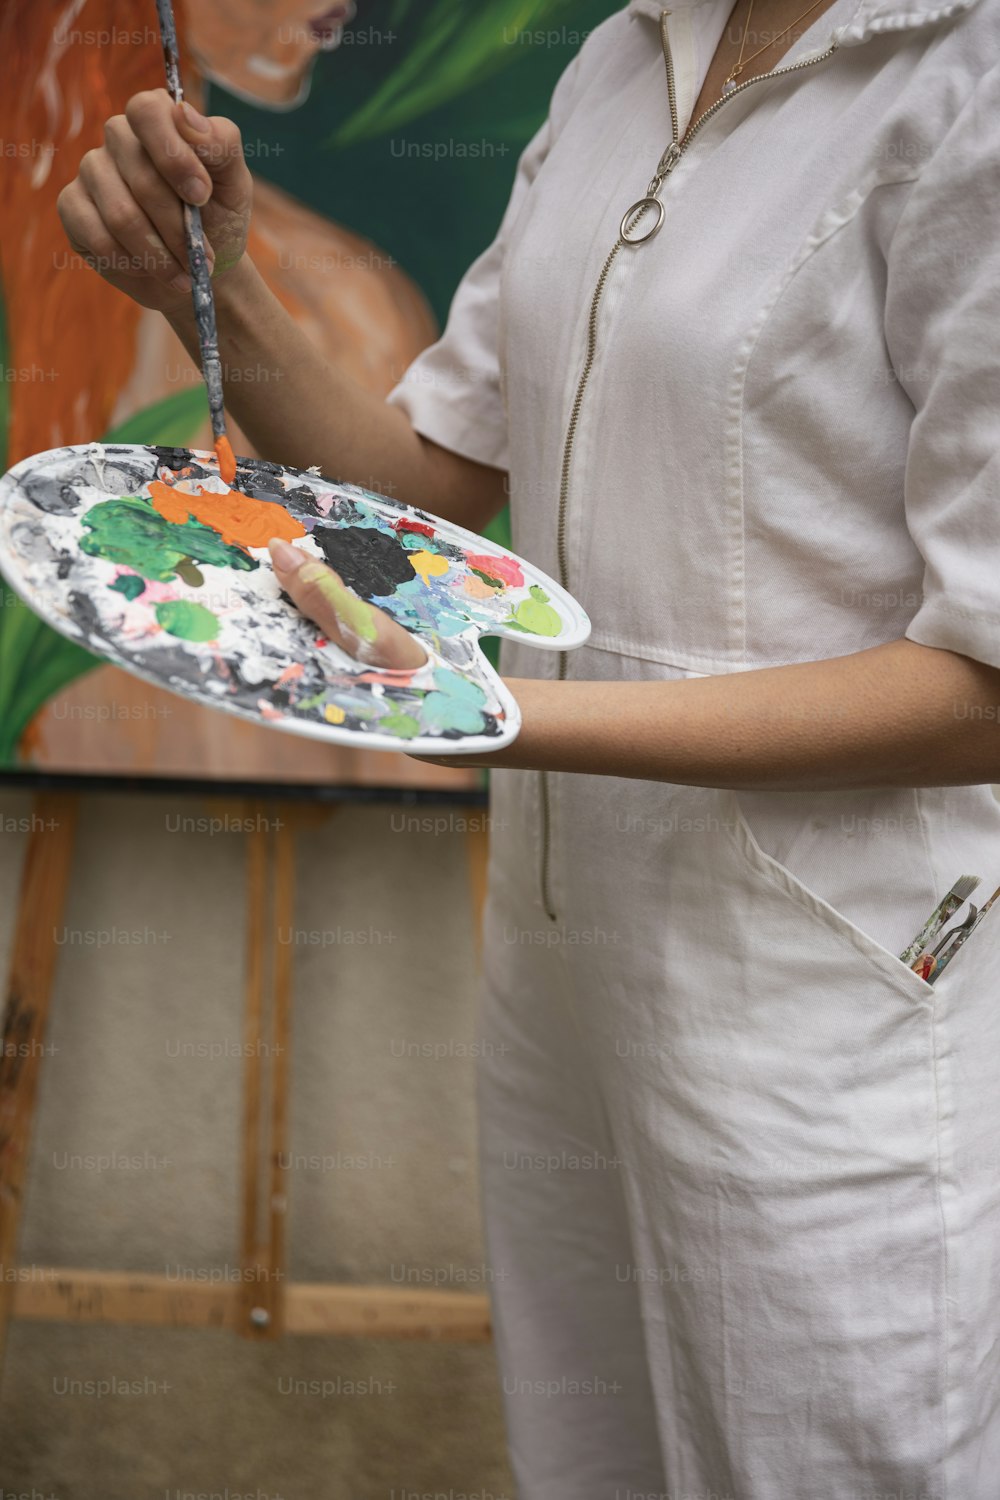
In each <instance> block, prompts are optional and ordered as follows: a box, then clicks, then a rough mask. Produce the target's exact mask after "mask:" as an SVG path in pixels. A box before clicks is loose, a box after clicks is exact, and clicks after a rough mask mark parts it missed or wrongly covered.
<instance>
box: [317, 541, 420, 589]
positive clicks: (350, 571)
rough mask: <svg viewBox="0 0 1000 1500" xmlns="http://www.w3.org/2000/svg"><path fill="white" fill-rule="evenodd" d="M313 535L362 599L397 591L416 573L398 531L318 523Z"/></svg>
mask: <svg viewBox="0 0 1000 1500" xmlns="http://www.w3.org/2000/svg"><path fill="white" fill-rule="evenodd" d="M312 537H313V541H314V542H318V543H319V545H320V548H321V549H322V552H323V556H324V557H325V558H326V560H327V562H328V563H329V564H330V566H331V568H334V569H335V570H336V571H337V572H338V573H339V574H340V576H341V578H342V579H343V580H344V582H345V583H346V584H347V587H348V588H349V589H354V590H355V592H356V593H359V594H360V595H361V597H362V599H380V598H383V597H385V596H386V595H388V594H394V593H395V592H396V589H397V588H398V587H399V585H400V584H401V583H407V582H409V580H410V579H411V578H416V576H417V575H416V573H415V572H414V571H413V564H412V563H411V562H410V558H409V554H408V553H407V551H406V548H405V547H404V546H403V545H402V544H401V542H400V541H399V539H398V538H397V537H396V535H395V533H390V532H387V531H376V530H375V529H374V527H371V526H359V527H330V526H325V527H320V526H317V527H316V528H315V530H314V531H313V534H312Z"/></svg>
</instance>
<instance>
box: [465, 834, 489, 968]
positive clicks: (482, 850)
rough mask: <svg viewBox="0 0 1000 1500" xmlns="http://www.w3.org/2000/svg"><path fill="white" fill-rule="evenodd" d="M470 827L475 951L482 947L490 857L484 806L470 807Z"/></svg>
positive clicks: (469, 842) (468, 837) (470, 873)
mask: <svg viewBox="0 0 1000 1500" xmlns="http://www.w3.org/2000/svg"><path fill="white" fill-rule="evenodd" d="M469 821H470V823H471V825H472V826H471V827H470V829H469V832H468V833H467V834H466V840H467V843H466V849H467V851H468V856H469V884H470V888H471V891H472V923H473V928H474V931H475V935H476V951H477V952H478V951H479V949H480V948H481V947H482V940H483V908H484V907H485V905H486V884H487V881H486V870H487V865H488V863H489V857H490V835H489V823H488V820H487V813H486V809H485V808H475V809H473V808H470V809H469Z"/></svg>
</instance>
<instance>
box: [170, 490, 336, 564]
mask: <svg viewBox="0 0 1000 1500" xmlns="http://www.w3.org/2000/svg"><path fill="white" fill-rule="evenodd" d="M149 493H150V496H151V498H152V501H153V509H154V510H155V511H156V512H157V514H158V515H161V516H162V517H163V519H164V520H165V521H173V522H175V523H176V524H177V525H178V526H183V525H184V523H185V521H188V520H190V518H191V517H192V516H193V517H194V519H195V520H196V521H200V522H201V524H202V525H203V526H209V527H211V529H212V530H213V531H217V532H218V533H219V535H220V536H221V538H222V540H223V541H224V542H231V543H235V545H236V546H237V547H266V546H267V544H268V542H269V541H270V540H271V538H272V537H273V536H278V537H281V539H282V540H283V541H286V542H290V541H292V540H293V539H294V538H295V537H297V536H305V534H306V529H305V527H304V526H303V525H302V523H301V521H296V520H295V518H294V516H290V515H289V514H288V512H287V510H286V509H285V507H284V506H283V505H277V504H276V503H275V502H274V501H273V500H255V499H254V498H253V496H252V495H244V494H241V493H240V491H239V490H230V491H229V493H228V494H226V495H215V494H213V493H212V492H211V491H210V490H197V491H196V492H195V493H194V494H193V495H186V494H185V493H184V492H183V490H175V489H172V488H171V487H170V485H169V484H164V483H163V481H162V480H160V479H154V480H152V481H151V483H150V486H149Z"/></svg>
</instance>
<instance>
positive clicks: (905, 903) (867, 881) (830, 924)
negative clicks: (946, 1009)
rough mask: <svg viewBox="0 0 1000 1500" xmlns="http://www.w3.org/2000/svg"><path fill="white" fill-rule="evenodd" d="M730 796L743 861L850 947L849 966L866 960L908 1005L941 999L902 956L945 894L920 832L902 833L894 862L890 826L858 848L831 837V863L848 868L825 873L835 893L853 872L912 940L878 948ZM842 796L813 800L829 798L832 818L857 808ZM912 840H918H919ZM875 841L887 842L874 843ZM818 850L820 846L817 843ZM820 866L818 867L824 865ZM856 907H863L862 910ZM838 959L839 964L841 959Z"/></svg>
mask: <svg viewBox="0 0 1000 1500" xmlns="http://www.w3.org/2000/svg"><path fill="white" fill-rule="evenodd" d="M773 795H774V797H784V798H787V797H788V796H790V795H798V794H784V793H774V794H773ZM725 796H726V798H727V801H728V808H727V812H728V816H727V818H726V825H727V827H728V829H729V832H730V834H731V837H732V838H733V840H734V842H735V844H736V847H737V850H738V852H739V855H740V858H741V860H742V861H743V863H744V865H745V866H746V867H747V869H748V870H749V871H750V872H751V873H752V875H753V876H754V877H755V878H756V879H760V880H764V881H766V882H767V883H768V885H770V886H771V887H773V888H774V889H775V890H777V891H779V892H780V893H781V894H782V895H783V896H785V897H786V898H787V900H788V901H790V902H793V903H794V904H795V905H797V906H798V907H799V908H800V909H801V910H802V911H803V912H805V913H807V914H808V916H809V917H810V919H811V920H812V922H813V923H815V924H817V926H818V927H820V928H825V929H826V931H827V932H828V933H830V934H831V935H832V936H833V937H834V938H835V939H836V941H837V943H838V944H839V945H841V946H842V947H843V950H844V959H845V963H846V962H848V961H850V959H851V957H852V956H853V957H860V958H861V959H862V960H863V961H864V962H865V963H867V964H869V965H870V966H871V967H872V968H873V969H875V970H877V971H878V972H879V973H880V974H881V975H883V977H885V978H887V979H889V980H890V981H891V982H892V983H893V984H894V986H895V988H896V989H897V990H898V991H899V992H900V993H901V994H903V995H905V996H907V997H908V998H909V999H911V1000H913V1001H916V1002H921V1001H923V1002H925V1003H926V1002H928V1001H930V1000H931V998H932V997H933V995H934V986H932V985H930V984H928V983H927V981H926V980H925V979H921V978H920V976H919V975H918V974H915V973H914V972H913V970H912V969H911V968H909V967H908V965H906V964H905V963H903V962H902V960H901V959H900V957H899V953H900V952H902V950H903V948H904V947H905V945H906V943H907V942H908V941H909V940H910V938H911V937H912V936H913V934H914V933H915V932H916V931H918V930H919V928H920V925H921V923H922V922H923V921H924V920H926V918H927V917H928V916H929V915H930V913H931V911H932V910H933V908H934V905H935V903H936V901H937V900H939V899H940V895H941V894H943V893H941V892H937V893H936V892H935V888H934V885H933V881H932V880H931V879H930V877H929V872H928V873H927V874H925V873H924V861H923V851H922V847H921V842H920V839H919V830H918V829H916V828H910V829H907V830H906V831H905V832H902V831H899V832H898V837H899V838H900V839H901V840H902V842H901V844H897V845H896V847H895V848H893V849H892V859H891V860H890V861H885V860H883V859H882V858H881V853H882V851H884V850H885V848H886V847H887V846H886V843H885V840H886V839H891V838H892V837H894V836H895V835H894V832H893V830H892V829H891V828H890V829H889V830H888V832H887V833H885V834H884V835H883V834H882V833H877V834H876V835H875V836H874V837H868V838H864V839H861V840H859V841H858V842H857V843H856V845H854V846H853V847H852V844H851V841H850V840H846V839H844V838H842V837H841V838H835V837H832V836H831V838H830V842H829V848H828V857H829V859H830V860H831V861H833V860H835V861H839V862H840V864H841V866H842V868H841V870H840V872H839V873H838V874H837V875H836V876H835V877H834V876H832V875H830V874H829V872H827V871H825V872H824V875H825V876H828V879H826V880H825V883H827V885H828V888H830V887H833V888H838V887H839V888H841V889H843V888H845V887H846V885H847V883H848V881H849V879H850V871H851V869H852V868H853V870H854V872H855V876H854V878H855V882H856V886H857V890H858V891H860V892H864V891H865V890H866V889H867V890H869V891H871V892H873V893H874V894H873V896H872V900H873V901H876V900H877V903H878V909H879V912H878V914H879V917H881V916H882V915H883V914H884V913H886V912H889V911H891V912H892V914H893V916H894V919H895V926H896V931H897V932H904V933H905V934H906V936H904V937H902V938H900V939H899V948H898V950H897V951H893V950H892V949H891V948H889V947H887V946H885V945H884V944H883V943H881V942H879V941H878V939H877V938H876V937H874V936H873V935H872V933H871V932H869V931H866V930H865V928H864V927H861V926H859V925H858V923H857V922H856V921H854V920H852V918H851V917H850V916H848V915H847V914H846V913H845V912H844V911H842V910H841V909H840V907H839V905H834V904H833V902H831V901H830V900H828V899H827V898H826V897H825V896H823V895H821V894H820V892H819V891H818V890H816V889H814V888H813V887H812V886H811V885H809V884H808V883H807V882H806V881H805V880H804V879H803V878H802V877H801V875H799V874H797V873H795V872H794V871H793V870H792V869H791V868H790V867H789V865H787V864H785V863H783V862H782V860H781V859H779V858H777V857H776V855H774V854H772V853H770V852H768V850H767V849H766V848H765V847H764V846H763V843H762V842H761V839H760V838H759V837H758V834H757V833H756V832H755V831H754V829H753V827H751V824H750V820H749V818H748V816H747V812H746V809H745V806H744V797H743V796H742V795H741V794H739V793H737V792H735V791H730V792H728V793H726V794H725ZM836 796H837V802H836V804H833V803H832V802H831V800H830V797H829V794H826V793H823V792H818V793H816V794H815V796H814V798H813V802H814V804H819V805H823V803H824V800H825V802H826V812H827V814H829V813H830V812H831V811H832V810H833V807H834V806H836V807H837V808H839V809H843V808H844V807H847V806H849V805H850V804H849V802H848V801H847V800H846V798H841V797H840V794H836ZM914 821H916V820H914ZM819 822H820V831H819V834H818V838H819V839H822V838H823V837H824V834H825V833H829V830H828V829H827V828H825V827H824V820H823V819H822V818H821V819H820V820H819ZM913 834H917V835H918V836H917V837H912V836H911V835H913ZM875 838H877V839H878V840H879V841H880V842H875ZM813 847H814V848H815V845H814V846H813ZM807 863H808V862H807ZM816 867H817V868H819V866H816ZM854 909H855V910H857V909H858V905H857V904H855V907H854ZM875 923H876V916H875V913H874V912H873V925H875ZM879 925H880V928H881V930H883V931H885V930H887V929H888V928H889V927H890V926H891V925H892V924H890V923H888V922H887V921H886V920H881V921H880V922H879ZM833 961H834V962H836V959H835V957H834V959H833Z"/></svg>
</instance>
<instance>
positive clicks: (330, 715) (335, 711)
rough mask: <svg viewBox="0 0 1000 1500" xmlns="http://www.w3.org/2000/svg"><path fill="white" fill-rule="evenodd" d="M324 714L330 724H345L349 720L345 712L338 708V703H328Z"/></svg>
mask: <svg viewBox="0 0 1000 1500" xmlns="http://www.w3.org/2000/svg"><path fill="white" fill-rule="evenodd" d="M323 714H324V716H325V718H326V722H327V723H328V724H343V722H344V720H345V719H346V718H347V715H346V714H345V712H344V710H343V709H342V708H338V707H337V705H336V703H328V704H327V705H326V707H325V708H324V710H323Z"/></svg>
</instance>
